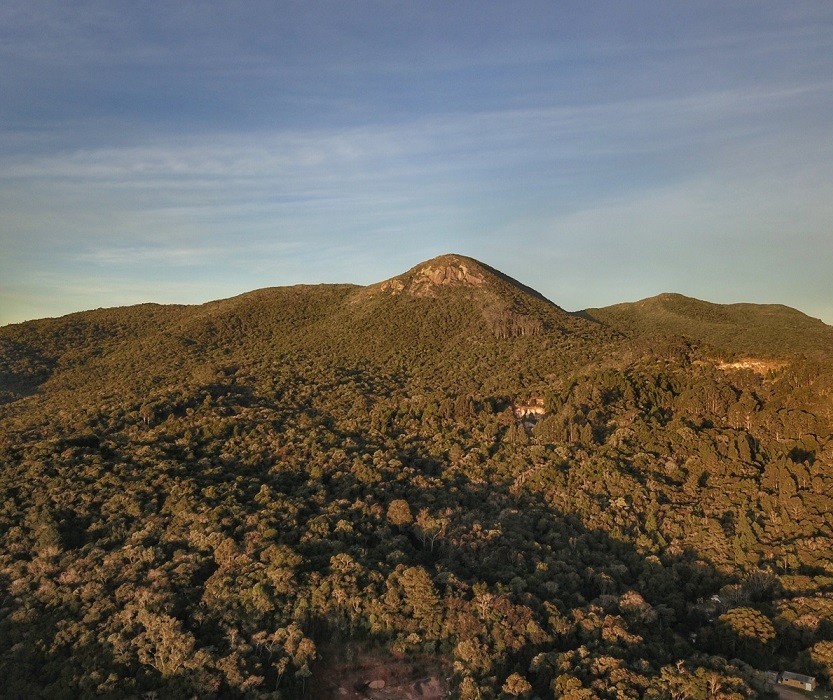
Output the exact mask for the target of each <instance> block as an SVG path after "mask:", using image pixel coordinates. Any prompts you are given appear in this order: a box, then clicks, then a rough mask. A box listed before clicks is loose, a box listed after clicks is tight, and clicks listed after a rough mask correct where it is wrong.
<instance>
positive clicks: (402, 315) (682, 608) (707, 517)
mask: <svg viewBox="0 0 833 700" xmlns="http://www.w3.org/2000/svg"><path fill="white" fill-rule="evenodd" d="M426 270H427V272H426ZM637 313H638V311H633V314H637ZM734 313H735V310H733V311H732V314H734ZM750 314H751V315H752V316H754V310H752V311H750ZM787 316H789V314H787ZM594 317H595V318H596V320H591V319H587V318H583V317H581V316H580V315H573V314H567V313H566V312H564V311H563V310H561V309H559V308H558V307H557V306H555V305H553V304H551V303H549V302H547V301H546V300H544V299H543V298H541V297H539V296H537V295H535V294H532V293H531V292H530V290H527V289H526V288H524V287H522V286H520V285H517V283H515V282H514V281H513V280H510V279H508V278H506V277H504V276H502V275H500V274H499V273H497V272H496V271H494V270H491V269H490V268H488V267H486V266H483V265H480V264H479V263H477V262H476V261H473V260H470V259H467V258H462V257H460V256H445V257H443V258H439V259H436V260H433V261H429V262H428V263H423V264H422V265H420V266H417V267H416V268H414V269H413V270H411V271H409V272H408V273H406V274H405V275H403V276H401V277H399V278H394V280H390V281H388V282H387V283H383V284H381V285H374V286H372V287H367V288H360V287H354V286H350V285H338V286H335V285H327V286H323V285H322V286H317V287H293V288H278V289H269V290H260V291H257V292H253V293H251V294H247V295H243V296H241V297H237V298H235V299H229V300H224V301H219V302H213V303H211V304H206V305H203V306H199V307H160V306H154V305H145V306H140V307H131V308H125V309H109V310H99V311H94V312H87V313H83V314H74V315H72V316H67V317H64V318H61V319H49V320H42V321H36V322H31V323H27V324H20V325H17V326H7V327H4V328H0V390H2V392H3V394H2V399H3V400H4V401H5V403H4V404H3V405H2V406H0V463H1V464H2V471H0V534H2V538H0V542H2V544H0V587H2V591H3V595H2V598H0V676H2V677H3V678H4V679H5V690H4V691H3V692H4V693H5V694H6V695H7V696H8V697H21V698H33V697H45V698H61V697H65V698H77V697H114V698H115V697H141V696H143V695H144V694H146V693H155V694H156V696H157V697H171V698H181V697H200V698H206V697H209V698H210V697H273V698H279V697H280V698H293V697H305V696H306V697H313V696H314V697H324V694H325V693H326V692H332V693H333V694H334V695H335V693H336V690H337V689H336V688H327V687H322V683H321V679H322V678H323V677H324V676H325V670H326V668H327V665H328V663H331V659H332V657H333V656H334V655H335V654H336V653H338V654H339V655H340V657H343V656H349V655H350V653H353V650H355V649H358V648H359V645H361V647H362V648H364V649H371V648H372V649H374V650H376V651H375V653H376V654H377V656H379V657H381V658H384V656H385V655H386V654H387V655H389V657H390V658H391V659H394V658H395V659H402V658H406V659H408V658H410V659H414V660H419V663H421V664H427V663H428V662H426V661H425V660H426V659H435V660H436V665H435V666H432V668H442V669H444V674H445V676H444V677H443V679H442V681H443V683H446V685H447V686H448V688H449V691H450V692H451V693H453V695H454V696H455V697H461V698H516V697H520V698H534V697H538V698H548V697H564V698H589V697H600V698H642V697H646V698H706V697H721V698H742V697H749V696H750V695H755V694H757V695H764V694H765V692H766V691H765V688H764V684H763V677H762V676H761V675H760V673H759V671H763V670H766V669H785V668H789V669H790V670H794V671H803V672H807V673H811V674H815V675H817V676H818V678H819V680H820V681H823V682H828V683H829V682H830V677H831V676H830V674H831V673H833V651H832V650H833V597H831V596H833V548H831V544H833V497H831V495H830V494H833V469H831V464H833V363H831V362H830V354H826V355H825V347H822V346H819V348H817V349H816V351H815V352H814V353H808V352H805V351H806V348H802V349H800V350H796V347H797V344H796V343H797V341H795V340H794V339H790V337H791V336H790V334H791V333H792V330H791V328H790V327H789V326H787V327H784V328H781V329H780V330H779V327H778V326H777V323H775V322H774V325H773V326H771V327H770V328H769V331H768V333H769V335H770V336H771V337H772V338H776V337H778V336H779V334H782V335H783V337H784V340H783V342H782V343H781V345H780V346H779V347H781V348H782V349H781V350H777V349H776V348H775V347H774V346H773V345H772V344H771V343H769V341H766V342H764V341H761V348H760V349H757V348H756V347H755V343H756V342H758V341H757V340H756V338H757V336H755V335H754V334H752V335H747V336H743V333H742V332H741V331H738V332H737V333H736V334H735V336H734V337H744V338H745V340H743V352H744V356H745V357H747V358H756V357H757V358H763V359H766V361H767V365H766V366H767V367H768V368H769V369H766V370H761V365H752V367H753V369H749V368H744V367H743V366H742V363H730V362H727V360H728V359H732V358H731V355H730V352H729V351H730V350H733V348H729V347H725V348H724V352H723V354H721V355H720V356H718V355H717V354H716V352H717V350H719V349H720V348H719V338H717V337H716V336H714V335H710V336H708V337H704V338H698V337H697V336H696V334H695V333H692V331H693V330H697V328H698V326H697V325H696V324H692V325H690V326H689V327H688V332H687V333H685V334H684V335H685V336H686V337H684V338H681V337H679V336H675V335H673V334H670V333H668V332H667V329H660V330H659V331H658V335H650V334H647V333H646V332H644V328H646V327H647V326H648V325H649V324H650V323H651V321H650V318H646V319H645V320H644V321H643V322H641V323H642V324H643V325H642V328H643V330H640V331H635V330H633V328H632V327H630V326H628V325H627V324H619V325H614V324H613V323H612V322H607V321H604V319H603V315H602V314H594ZM732 318H733V319H734V320H732V319H730V320H728V321H726V323H738V321H737V317H735V316H732ZM601 321H604V322H601ZM825 329H826V330H825ZM829 330H830V329H828V328H827V327H824V328H822V329H820V330H819V335H818V337H819V338H821V337H822V336H823V333H825V332H828V331H829ZM813 342H814V343H815V342H816V341H813ZM819 342H820V341H819ZM822 345H823V344H822ZM830 347H831V346H826V349H827V351H828V353H829V350H830ZM737 348H740V346H737ZM737 348H735V349H737ZM758 350H760V351H758ZM799 352H800V353H801V354H799ZM736 357H737V356H735V359H736ZM756 370H757V371H756ZM536 401H540V402H543V406H544V410H545V413H544V415H543V416H542V417H541V418H540V419H539V420H533V419H524V418H519V417H518V416H519V413H516V412H515V411H514V410H513V408H514V407H516V406H520V405H526V404H528V403H531V402H536ZM446 677H447V678H448V679H449V680H447V681H446ZM313 693H314V695H313Z"/></svg>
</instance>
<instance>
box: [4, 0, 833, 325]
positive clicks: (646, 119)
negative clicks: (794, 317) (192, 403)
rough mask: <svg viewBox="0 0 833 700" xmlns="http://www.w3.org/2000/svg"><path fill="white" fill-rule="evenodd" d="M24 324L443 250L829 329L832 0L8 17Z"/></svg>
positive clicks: (13, 241)
mask: <svg viewBox="0 0 833 700" xmlns="http://www.w3.org/2000/svg"><path fill="white" fill-rule="evenodd" d="M0 95H2V96H3V97H2V99H0V251H1V252H0V324H6V323H12V322H18V321H22V320H25V319H31V318H40V317H45V316H56V315H61V314H64V313H69V312H71V311H76V310H82V309H90V308H96V307H101V306H119V305H124V304H132V303H139V302H143V301H157V302H166V303H167V302H176V303H197V302H202V301H207V300H210V299H216V298H221V297H227V296H231V295H234V294H238V293H241V292H244V291H248V290H251V289H256V288H259V287H265V286H279V285H287V284H296V283H318V282H354V283H359V284H368V283H371V282H376V281H379V280H382V279H385V278H387V277H390V276H393V275H395V274H398V273H400V272H403V271H404V270H406V269H408V268H409V267H411V266H412V265H414V264H416V263H418V262H420V261H422V260H424V259H426V258H429V257H433V256H435V255H439V254H441V253H445V252H458V253H463V254H466V255H471V256H473V257H476V258H478V259H480V260H482V261H483V262H486V263H488V264H490V265H492V266H494V267H497V268H499V269H501V270H503V271H504V272H506V273H507V274H510V275H512V276H513V277H516V278H518V279H520V280H521V281H523V282H524V283H526V284H528V285H530V286H532V287H534V288H536V289H538V290H539V291H540V292H542V293H543V294H544V295H546V296H547V297H549V298H550V299H552V300H553V301H554V302H556V303H557V304H559V305H561V306H563V307H564V308H566V309H569V310H578V309H581V308H587V307H593V306H603V305H608V304H613V303H618V302H621V301H634V300H637V299H641V298H644V297H647V296H652V295H654V294H658V293H660V292H665V291H675V292H680V293H683V294H687V295H690V296H695V297H698V298H700V299H706V300H709V301H714V302H720V303H729V302H740V301H745V302H761V303H783V304H787V305H789V306H793V307H796V308H798V309H800V310H802V311H804V312H805V313H808V314H810V315H812V316H815V317H819V318H822V319H823V320H825V321H826V322H827V323H833V283H831V281H830V280H831V270H833V3H830V2H826V1H824V0H819V1H818V2H801V1H800V0H799V1H797V2H796V1H790V2H767V1H765V0H762V1H759V2H754V3H752V2H748V1H746V0H744V1H743V2H734V1H732V0H729V1H721V2H697V1H692V2H667V0H658V1H656V2H646V1H642V0H636V1H634V2H620V1H618V0H617V1H611V2H586V1H582V2H560V3H553V2H524V1H519V2H514V1H513V2H497V1H492V0H489V1H486V0H483V1H481V2H448V1H447V0H443V1H442V2H344V1H339V2H257V1H247V2H203V1H200V2H187V1H181V0H180V1H178V2H176V3H163V2H141V1H137V0H131V1H129V2H128V1H121V0H110V1H108V2H73V3H65V2H38V1H37V0H25V1H23V2H18V1H17V0H5V2H3V3H2V4H0Z"/></svg>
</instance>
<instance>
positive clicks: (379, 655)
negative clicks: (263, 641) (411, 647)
mask: <svg viewBox="0 0 833 700" xmlns="http://www.w3.org/2000/svg"><path fill="white" fill-rule="evenodd" d="M320 653H321V660H320V661H319V662H318V663H317V664H316V666H315V668H314V669H313V676H312V679H310V680H311V683H310V684H309V692H308V695H309V697H312V698H321V700H331V699H335V698H337V699H338V700H394V699H396V700H440V699H441V698H447V697H450V690H449V683H448V680H447V679H448V677H449V676H450V675H451V669H450V665H449V664H448V662H447V661H445V660H443V659H440V658H438V657H433V656H404V655H401V654H395V653H392V652H389V651H386V650H382V649H368V648H366V647H365V646H363V645H361V644H352V643H351V644H346V645H336V644H331V645H327V646H326V647H323V648H320Z"/></svg>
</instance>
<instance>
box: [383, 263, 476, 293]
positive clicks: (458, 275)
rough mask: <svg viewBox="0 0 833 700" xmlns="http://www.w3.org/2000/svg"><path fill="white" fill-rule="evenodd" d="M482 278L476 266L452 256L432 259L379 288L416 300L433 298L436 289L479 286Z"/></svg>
mask: <svg viewBox="0 0 833 700" xmlns="http://www.w3.org/2000/svg"><path fill="white" fill-rule="evenodd" d="M485 282H486V278H485V276H484V275H483V273H482V272H481V271H480V270H477V264H476V263H474V262H473V261H472V262H469V261H467V260H466V259H465V258H463V257H461V256H456V255H444V256H442V257H440V258H435V259H434V260H431V261H429V262H428V263H425V264H423V265H422V266H421V267H419V268H416V269H414V270H412V271H410V272H409V273H406V274H405V275H400V276H399V277H394V278H393V279H389V280H387V281H385V282H382V283H381V284H380V285H379V290H380V291H382V292H388V293H389V294H401V293H403V292H405V293H407V294H412V295H413V296H417V297H424V296H433V295H434V293H435V292H436V290H437V288H438V287H449V286H461V287H481V286H482V285H483V284H484V283H485Z"/></svg>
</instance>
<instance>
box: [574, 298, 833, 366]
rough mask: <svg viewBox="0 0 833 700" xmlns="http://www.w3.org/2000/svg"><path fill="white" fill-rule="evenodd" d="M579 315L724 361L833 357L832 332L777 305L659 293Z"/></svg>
mask: <svg viewBox="0 0 833 700" xmlns="http://www.w3.org/2000/svg"><path fill="white" fill-rule="evenodd" d="M583 315H584V316H585V317H586V318H592V319H596V320H598V321H600V322H602V323H604V324H607V325H609V326H611V327H612V328H615V329H617V330H619V331H620V332H622V333H624V334H626V335H629V336H632V337H642V338H649V337H652V336H654V337H655V336H657V335H666V336H669V335H676V336H683V337H686V338H690V339H691V340H694V341H696V342H698V343H701V344H704V345H708V346H709V347H711V348H712V349H714V350H715V351H717V352H721V353H725V354H727V355H729V356H739V355H755V356H760V357H766V358H771V359H773V358H783V357H789V356H794V355H800V354H804V355H818V354H820V353H821V354H828V355H829V354H830V353H831V352H833V328H831V327H830V326H828V325H826V324H824V323H822V322H821V321H820V320H818V319H815V318H811V317H809V316H806V315H805V314H803V313H801V312H800V311H796V310H795V309H791V308H789V307H787V306H782V305H780V304H712V303H709V302H706V301H700V300H698V299H692V298H690V297H685V296H683V295H681V294H660V295H658V296H655V297H650V298H648V299H643V300H641V301H637V302H633V303H628V304H616V305H614V306H608V307H605V308H602V309H587V310H586V311H584V312H583Z"/></svg>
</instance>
